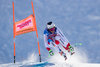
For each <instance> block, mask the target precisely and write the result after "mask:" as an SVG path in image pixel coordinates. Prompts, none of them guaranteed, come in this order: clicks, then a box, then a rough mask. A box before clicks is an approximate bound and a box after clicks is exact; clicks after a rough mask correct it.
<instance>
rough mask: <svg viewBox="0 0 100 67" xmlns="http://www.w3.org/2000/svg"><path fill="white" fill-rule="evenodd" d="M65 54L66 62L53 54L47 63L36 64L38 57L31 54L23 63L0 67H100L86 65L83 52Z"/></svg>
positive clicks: (92, 64)
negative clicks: (71, 54)
mask: <svg viewBox="0 0 100 67" xmlns="http://www.w3.org/2000/svg"><path fill="white" fill-rule="evenodd" d="M77 52H78V51H77ZM80 53H81V54H80ZM66 54H67V58H68V59H67V60H66V61H65V60H64V58H63V57H62V56H60V55H59V54H57V53H55V55H54V56H52V57H49V58H48V60H47V61H42V62H36V60H37V58H38V57H37V56H36V55H35V54H34V53H33V54H32V55H30V56H29V58H28V59H27V60H25V61H23V62H16V63H15V64H14V63H8V64H1V65H0V67H100V64H97V63H88V59H87V57H86V55H85V54H84V53H83V52H79V53H75V54H74V55H73V56H70V55H69V54H68V53H67V52H66ZM45 59H46V58H45Z"/></svg>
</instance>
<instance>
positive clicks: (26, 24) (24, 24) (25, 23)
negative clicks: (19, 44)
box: [17, 20, 31, 29]
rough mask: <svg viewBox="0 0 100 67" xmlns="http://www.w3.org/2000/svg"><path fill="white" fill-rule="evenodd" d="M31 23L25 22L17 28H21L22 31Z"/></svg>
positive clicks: (29, 21)
mask: <svg viewBox="0 0 100 67" xmlns="http://www.w3.org/2000/svg"><path fill="white" fill-rule="evenodd" d="M29 23H31V20H28V21H25V22H24V23H22V24H20V25H18V26H17V27H19V28H20V29H22V28H23V27H25V26H28V25H29Z"/></svg>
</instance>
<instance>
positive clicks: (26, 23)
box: [15, 15, 36, 35]
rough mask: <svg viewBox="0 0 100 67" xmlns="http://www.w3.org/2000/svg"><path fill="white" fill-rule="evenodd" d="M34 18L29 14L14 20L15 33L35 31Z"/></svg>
mask: <svg viewBox="0 0 100 67" xmlns="http://www.w3.org/2000/svg"><path fill="white" fill-rule="evenodd" d="M34 19H35V18H34V16H33V15H30V16H29V17H27V18H25V19H23V20H20V21H18V22H15V35H20V34H24V33H28V32H32V31H36V22H35V21H34Z"/></svg>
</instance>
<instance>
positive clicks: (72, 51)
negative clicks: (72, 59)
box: [68, 46, 75, 55]
mask: <svg viewBox="0 0 100 67" xmlns="http://www.w3.org/2000/svg"><path fill="white" fill-rule="evenodd" d="M68 52H70V53H71V55H73V54H74V53H75V52H74V48H73V47H72V46H69V49H68Z"/></svg>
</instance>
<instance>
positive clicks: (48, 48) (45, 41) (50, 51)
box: [44, 34, 54, 56]
mask: <svg viewBox="0 0 100 67" xmlns="http://www.w3.org/2000/svg"><path fill="white" fill-rule="evenodd" d="M44 43H45V47H46V49H47V50H48V51H49V55H50V56H53V55H54V53H53V51H52V50H51V49H50V47H49V46H48V40H47V36H46V35H45V34H44Z"/></svg>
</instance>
